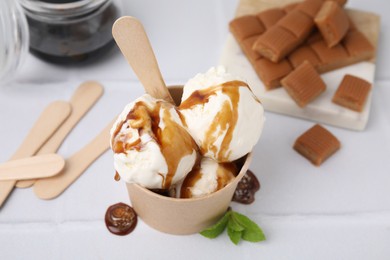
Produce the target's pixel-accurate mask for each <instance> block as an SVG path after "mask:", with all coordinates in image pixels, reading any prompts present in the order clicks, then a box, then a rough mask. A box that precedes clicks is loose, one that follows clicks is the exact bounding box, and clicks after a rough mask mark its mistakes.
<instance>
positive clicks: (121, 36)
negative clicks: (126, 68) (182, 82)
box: [112, 16, 173, 103]
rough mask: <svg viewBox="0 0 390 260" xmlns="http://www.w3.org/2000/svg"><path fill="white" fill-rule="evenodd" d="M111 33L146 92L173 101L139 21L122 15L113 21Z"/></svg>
mask: <svg viewBox="0 0 390 260" xmlns="http://www.w3.org/2000/svg"><path fill="white" fill-rule="evenodd" d="M112 35H113V37H114V39H115V41H116V43H117V44H118V46H119V49H120V50H121V52H122V54H123V55H124V56H125V58H126V60H127V62H128V63H129V64H130V66H131V67H132V68H133V70H134V72H135V74H136V75H137V77H138V79H139V80H140V81H141V83H142V85H143V86H144V88H145V91H146V93H148V94H150V95H151V96H152V97H155V98H158V99H164V100H166V101H168V102H171V103H173V99H172V97H171V95H170V94H169V91H168V88H167V87H166V85H165V82H164V80H163V78H162V75H161V72H160V69H159V67H158V63H157V60H156V56H155V55H154V52H153V49H152V46H151V44H150V42H149V39H148V36H147V35H146V32H145V30H144V27H143V26H142V24H141V22H140V21H138V20H137V19H136V18H134V17H131V16H123V17H121V18H119V19H118V20H116V22H115V23H114V25H113V27H112Z"/></svg>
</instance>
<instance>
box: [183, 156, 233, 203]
mask: <svg viewBox="0 0 390 260" xmlns="http://www.w3.org/2000/svg"><path fill="white" fill-rule="evenodd" d="M237 173H238V168H237V165H236V164H235V163H220V164H219V167H218V169H217V188H216V190H215V191H217V190H220V189H222V188H223V187H225V186H226V185H227V184H229V183H230V182H231V181H232V180H233V179H234V178H235V177H236V175H237ZM202 176H203V173H202V171H201V169H200V168H199V167H197V168H194V169H193V170H192V171H191V172H190V173H189V174H188V175H187V177H186V178H185V179H184V181H183V184H182V186H181V189H180V197H181V198H192V192H191V188H192V187H194V186H195V184H196V183H197V182H198V181H199V180H200V179H201V178H202Z"/></svg>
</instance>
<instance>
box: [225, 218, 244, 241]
mask: <svg viewBox="0 0 390 260" xmlns="http://www.w3.org/2000/svg"><path fill="white" fill-rule="evenodd" d="M229 223H230V221H229ZM227 233H228V235H229V238H230V240H231V241H232V242H233V243H234V244H235V245H237V244H238V242H240V240H241V236H242V231H235V230H233V229H231V228H230V227H229V226H228V229H227Z"/></svg>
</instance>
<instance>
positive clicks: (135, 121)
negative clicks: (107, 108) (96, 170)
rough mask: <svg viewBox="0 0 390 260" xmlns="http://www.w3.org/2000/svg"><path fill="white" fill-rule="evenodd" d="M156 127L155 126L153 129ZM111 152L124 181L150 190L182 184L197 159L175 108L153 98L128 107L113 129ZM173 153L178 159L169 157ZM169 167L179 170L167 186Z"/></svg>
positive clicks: (133, 103)
mask: <svg viewBox="0 0 390 260" xmlns="http://www.w3.org/2000/svg"><path fill="white" fill-rule="evenodd" d="M139 104H142V106H140V105H139ZM160 106H161V107H160ZM145 111H148V112H145ZM151 111H154V112H151ZM153 113H154V114H153ZM129 115H130V116H129ZM156 117H158V120H156ZM156 121H158V125H157V122H156ZM153 124H156V125H155V126H154V127H151V126H152V125H153ZM167 128H171V129H167ZM157 129H158V130H157ZM156 131H157V132H158V133H161V136H159V135H158V134H156V133H157V132H156ZM177 132H179V133H177ZM174 133H177V135H174ZM165 135H167V136H166V137H165ZM172 135H174V136H173V137H171V136H172ZM168 139H172V144H170V143H168V142H167V140H168ZM169 141H170V140H169ZM111 148H112V149H113V151H114V166H115V170H116V171H117V172H118V174H119V175H120V177H121V179H123V180H124V181H126V182H128V183H138V184H140V185H142V186H144V187H146V188H150V189H161V188H169V187H170V185H174V184H175V183H177V182H179V181H182V180H183V179H184V177H185V176H186V175H187V174H188V172H190V171H191V169H192V168H193V166H194V164H195V161H196V158H197V147H196V144H195V143H194V142H193V141H192V138H191V137H190V136H189V135H188V134H187V132H186V131H185V130H184V128H183V127H182V123H181V120H180V117H179V115H178V113H177V112H176V110H175V108H174V107H173V106H172V105H170V104H169V103H167V102H164V101H162V100H157V99H154V98H153V97H151V96H150V95H143V96H141V97H140V98H138V99H136V100H135V101H134V102H132V103H130V104H128V105H127V106H126V107H125V109H124V110H123V112H122V113H121V114H120V115H119V117H118V119H117V120H116V122H115V123H114V125H113V127H112V129H111ZM171 150H174V151H176V152H177V154H175V155H176V156H170V155H169V154H168V153H169V152H170V151H171ZM164 153H165V155H164ZM167 157H169V158H167ZM177 160H178V161H177ZM169 165H171V167H172V165H173V166H174V167H175V168H176V170H175V172H171V174H173V177H172V176H171V177H172V179H171V180H169V183H168V184H169V185H168V186H167V183H166V182H165V180H167V179H169V178H170V177H169V176H168V175H169V171H170V170H169V167H170V166H169ZM171 171H172V170H171ZM164 183H165V184H164ZM164 185H165V186H164Z"/></svg>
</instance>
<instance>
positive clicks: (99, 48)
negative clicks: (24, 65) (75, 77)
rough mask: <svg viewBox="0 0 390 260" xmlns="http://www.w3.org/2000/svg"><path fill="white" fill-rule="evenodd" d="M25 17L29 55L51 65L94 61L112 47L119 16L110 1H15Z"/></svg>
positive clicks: (117, 9)
mask: <svg viewBox="0 0 390 260" xmlns="http://www.w3.org/2000/svg"><path fill="white" fill-rule="evenodd" d="M19 2H20V3H21V5H22V6H23V8H24V11H25V13H26V15H27V21H28V25H29V31H30V52H31V53H32V54H34V55H35V56H37V57H39V58H41V59H44V60H47V61H50V62H54V63H62V64H69V63H79V62H83V61H87V60H92V59H95V58H97V57H99V56H101V54H103V53H106V52H107V51H108V50H109V49H110V48H111V47H112V46H113V45H114V41H113V38H112V33H111V29H112V25H113V23H114V22H115V20H116V19H117V18H118V17H119V16H120V13H119V8H118V7H117V4H116V3H115V2H114V1H113V0H19Z"/></svg>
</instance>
